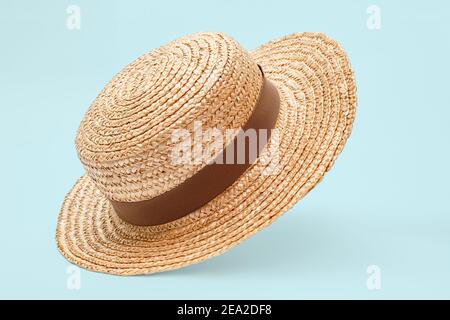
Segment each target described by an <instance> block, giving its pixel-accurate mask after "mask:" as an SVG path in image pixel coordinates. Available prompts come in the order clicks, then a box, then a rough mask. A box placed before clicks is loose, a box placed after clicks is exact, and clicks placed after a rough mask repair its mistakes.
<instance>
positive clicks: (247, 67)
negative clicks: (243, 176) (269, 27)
mask: <svg viewBox="0 0 450 320" xmlns="http://www.w3.org/2000/svg"><path fill="white" fill-rule="evenodd" d="M261 84H262V75H261V73H260V70H259V68H258V66H257V64H256V63H255V62H254V61H253V60H252V59H251V57H250V55H249V54H248V53H247V52H246V51H245V50H244V49H242V48H241V47H240V45H239V44H238V43H237V42H236V41H235V40H233V39H232V38H230V37H228V36H226V35H224V34H220V33H197V34H193V35H189V36H186V37H183V38H180V39H177V40H175V41H172V42H170V43H168V44H166V45H164V46H162V47H160V48H158V49H155V50H153V51H151V52H148V53H146V54H144V55H143V56H141V57H139V58H138V59H136V60H135V61H134V62H132V63H131V64H129V65H128V66H126V67H125V68H124V69H123V70H122V71H121V72H119V73H118V74H117V75H116V76H115V77H114V78H113V79H112V80H111V81H110V82H109V83H108V84H107V85H106V86H105V88H104V89H103V90H102V91H101V92H100V94H99V95H98V97H97V98H96V99H95V100H94V102H93V103H92V105H91V106H90V108H89V110H88V111H87V112H86V114H85V116H84V118H83V120H82V122H81V125H80V128H79V129H78V133H77V137H76V148H77V152H78V155H79V158H80V160H81V162H82V163H83V165H84V167H85V169H86V173H87V175H89V176H90V178H91V179H92V180H93V181H94V183H95V184H96V186H97V187H98V188H99V189H100V190H101V191H102V192H103V193H104V194H105V195H106V196H107V197H108V198H109V199H112V200H116V201H124V202H130V201H141V200H147V199H151V198H153V197H155V196H157V195H160V194H162V193H164V192H166V191H168V190H170V189H172V188H174V187H175V186H177V185H178V184H180V183H182V182H183V181H185V180H186V179H187V178H189V177H191V176H192V175H194V174H195V173H196V172H197V171H198V170H200V169H201V168H202V167H203V166H204V165H205V164H204V163H201V164H196V163H192V164H189V165H187V164H183V165H179V164H174V163H173V162H172V161H171V153H172V150H173V146H174V143H173V142H172V134H173V132H174V130H177V129H187V130H188V131H189V132H192V129H193V126H194V121H199V122H200V123H201V125H202V127H203V128H204V129H207V128H217V129H219V130H222V132H223V131H225V130H226V129H229V128H240V127H242V126H243V125H244V124H245V123H246V121H247V120H248V118H249V117H250V115H251V113H252V110H253V108H254V106H255V105H256V103H257V99H258V96H259V92H260V90H261ZM203 147H204V148H208V144H207V143H205V142H204V144H203Z"/></svg>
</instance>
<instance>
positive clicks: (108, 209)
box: [56, 33, 356, 275]
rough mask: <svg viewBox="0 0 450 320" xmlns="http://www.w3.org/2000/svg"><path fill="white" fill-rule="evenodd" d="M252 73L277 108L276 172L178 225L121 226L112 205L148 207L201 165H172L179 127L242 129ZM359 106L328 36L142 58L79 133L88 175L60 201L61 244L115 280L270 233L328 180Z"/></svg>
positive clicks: (167, 51)
mask: <svg viewBox="0 0 450 320" xmlns="http://www.w3.org/2000/svg"><path fill="white" fill-rule="evenodd" d="M257 64H259V65H260V66H261V67H262V69H263V70H264V74H265V76H266V77H267V78H268V79H269V80H270V81H271V82H272V83H274V84H275V85H276V87H277V89H278V92H279V95H280V99H281V101H280V113H279V115H278V119H277V123H276V128H277V129H278V130H279V144H278V150H279V151H278V152H279V160H278V170H277V174H272V175H262V174H261V172H262V171H263V169H264V168H263V166H264V165H263V164H262V162H261V161H259V160H257V161H256V163H255V164H253V165H252V166H251V167H250V168H249V169H248V170H247V171H246V172H245V173H244V174H243V175H242V176H241V177H240V178H239V179H238V180H237V181H236V182H235V183H234V184H233V185H232V186H231V187H229V188H228V189H227V190H226V191H224V192H223V193H222V194H220V195H219V196H217V197H216V198H215V199H213V200H212V201H210V202H209V203H208V204H206V205H205V206H203V207H202V208H200V209H198V210H196V211H194V212H192V213H190V214H189V215H187V216H185V217H183V218H180V219H178V220H176V221H173V222H169V223H166V224H162V225H157V226H135V225H131V224H129V223H126V222H124V221H122V220H121V219H120V218H119V217H118V216H117V215H116V214H115V212H114V210H113V209H112V206H111V205H110V202H109V199H112V200H116V201H122V202H132V201H141V200H146V199H151V198H153V197H155V196H157V195H160V194H162V193H164V192H166V191H168V190H170V189H172V188H174V187H175V186H177V185H178V184H180V183H182V182H183V181H185V180H186V179H187V178H189V177H191V176H192V175H194V174H195V173H196V172H197V171H198V170H200V169H201V167H202V166H203V164H202V165H199V164H197V165H189V166H187V165H183V166H180V165H172V164H171V161H170V152H171V148H172V147H173V146H172V144H171V139H170V137H171V133H172V131H173V129H178V128H192V125H193V122H194V121H201V122H202V125H203V126H204V127H211V128H212V127H215V128H218V129H221V130H225V129H227V128H239V127H242V126H243V124H245V123H246V121H247V120H248V118H249V117H250V115H251V113H252V110H253V107H254V106H255V104H256V102H257V99H258V96H259V91H260V89H261V84H262V80H263V79H262V76H261V73H260V71H259V68H258V66H257ZM355 107H356V87H355V82H354V78H353V73H352V71H351V68H350V64H349V61H348V60H347V57H346V55H345V53H344V51H343V49H342V48H341V47H340V46H339V44H337V43H336V42H335V41H333V40H331V39H330V38H328V37H326V36H325V35H323V34H319V33H301V34H293V35H290V36H286V37H284V38H281V39H278V40H276V41H272V42H270V43H267V44H265V45H263V46H261V47H259V48H258V49H256V50H255V51H253V52H250V53H248V52H247V51H245V50H244V49H243V48H241V47H240V46H239V44H238V43H236V41H234V40H233V39H232V38H230V37H228V36H226V35H224V34H220V33H198V34H194V35H190V36H186V37H183V38H180V39H178V40H175V41H173V42H171V43H169V44H167V45H165V46H163V47H160V48H158V49H156V50H153V51H151V52H149V53H147V54H144V55H143V56H141V57H140V58H138V59H137V60H135V61H134V62H132V63H131V64H130V65H128V66H127V67H125V68H124V69H123V70H122V71H121V72H120V73H119V74H117V75H116V76H115V77H114V78H113V79H112V80H111V81H110V82H109V83H108V84H107V85H106V87H105V88H104V89H103V91H102V92H101V93H100V94H99V96H98V97H97V98H96V100H95V101H94V102H93V104H92V105H91V107H90V108H89V110H88V111H87V113H86V115H85V117H84V119H83V121H82V123H81V125H80V128H79V130H78V134H77V138H76V147H77V151H78V155H79V158H80V160H81V161H82V163H83V165H84V167H85V169H86V175H84V176H83V177H81V178H80V179H79V180H78V181H77V183H76V184H75V185H74V187H73V188H72V190H71V191H70V192H69V193H68V194H67V196H66V198H65V200H64V203H63V205H62V208H61V212H60V215H59V219H58V225H57V231H56V241H57V246H58V248H59V250H60V251H61V253H62V254H63V255H64V256H65V257H66V258H67V259H68V260H69V261H71V262H73V263H75V264H77V265H79V266H81V267H84V268H86V269H90V270H94V271H99V272H106V273H112V274H119V275H133V274H144V273H154V272H161V271H164V270H170V269H175V268H180V267H183V266H186V265H190V264H193V263H196V262H199V261H202V260H204V259H207V258H209V257H212V256H215V255H218V254H220V253H222V252H224V251H225V250H227V249H229V248H231V247H232V246H234V245H236V244H237V243H239V242H241V241H242V240H244V239H246V238H248V237H249V236H251V235H253V234H254V233H256V232H257V231H259V230H260V229H262V228H263V227H265V226H267V225H269V224H270V223H271V222H272V221H273V220H274V219H275V218H277V217H278V216H280V215H281V214H283V213H284V212H286V211H287V210H288V209H289V208H290V207H291V206H293V205H294V204H295V203H296V202H297V201H298V200H299V199H301V198H302V197H303V196H304V195H306V194H307V193H308V191H309V190H311V189H312V188H313V187H314V186H315V185H316V184H317V183H318V182H319V181H320V180H321V179H322V177H323V176H324V174H325V172H327V171H328V170H329V169H330V167H331V166H332V164H333V163H334V161H335V159H336V157H337V155H338V154H339V153H340V152H341V150H342V148H343V146H344V143H345V141H346V140H347V138H348V136H349V134H350V131H351V127H352V123H353V119H354V116H355ZM271 143H272V141H269V146H270V144H271ZM269 146H268V147H269ZM205 187H206V186H205Z"/></svg>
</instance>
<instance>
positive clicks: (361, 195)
mask: <svg viewBox="0 0 450 320" xmlns="http://www.w3.org/2000/svg"><path fill="white" fill-rule="evenodd" d="M70 4H77V5H79V6H80V8H81V30H79V31H70V30H68V29H67V28H66V17H67V14H66V8H67V6H68V5H70ZM371 4H376V5H378V6H379V7H380V8H381V19H382V21H381V29H380V30H368V28H367V27H366V19H367V13H366V9H367V7H368V6H369V5H371ZM196 31H223V32H225V33H228V34H229V35H231V36H233V37H234V38H235V39H237V40H238V41H239V42H241V43H242V44H243V46H245V47H246V48H248V49H252V48H255V47H257V46H258V45H259V44H262V43H264V42H266V41H268V40H270V39H274V38H277V37H280V36H282V35H285V34H289V33H292V32H301V31H321V32H325V33H327V34H328V35H330V36H332V37H333V38H335V39H337V40H338V41H339V42H340V43H341V44H342V45H343V46H344V48H345V49H346V51H347V53H348V55H349V56H350V59H351V62H352V65H353V68H354V71H355V74H356V78H357V84H358V111H357V118H356V122H355V125H354V130H353V133H352V136H351V137H350V140H349V141H348V144H347V145H346V148H345V149H344V152H343V153H342V154H341V156H340V157H339V159H338V161H337V162H336V164H335V166H334V168H333V170H332V171H331V172H330V173H329V174H328V175H327V176H326V178H325V179H324V180H323V182H321V183H320V185H318V186H317V187H316V188H315V189H314V190H313V191H312V192H311V193H310V194H309V195H308V196H307V197H306V198H305V199H304V200H303V201H301V203H299V204H298V205H297V206H295V207H294V209H292V210H291V211H289V212H288V213H287V214H286V215H284V216H283V217H281V218H280V219H279V220H277V221H276V222H275V223H274V224H273V225H272V226H271V227H269V228H267V229H265V230H263V231H262V232H260V233H258V234H257V235H256V236H254V237H253V238H251V239H250V240H248V241H246V242H244V243H242V244H241V245H239V246H237V247H236V248H234V249H233V250H231V251H229V252H227V253H226V254H224V255H222V256H220V257H217V258H213V259H211V260H208V261H206V262H204V263H201V264H198V265H194V266H191V267H187V268H184V269H181V270H176V271H172V272H167V273H163V274H156V275H152V276H138V277H128V278H125V277H116V276H108V275H104V274H98V273H93V272H88V271H85V270H82V271H81V289H80V290H68V289H67V288H66V279H67V275H66V269H67V267H68V265H69V263H68V262H67V261H66V260H65V259H64V258H63V257H62V256H61V255H60V254H59V253H58V251H57V249H56V246H55V243H54V232H55V225H56V218H57V215H58V212H59V208H60V205H61V202H62V200H63V197H64V195H65V193H66V192H67V191H68V190H69V189H70V188H71V186H72V184H73V183H74V182H75V181H76V179H77V178H78V177H79V176H80V175H82V173H83V171H82V167H81V165H80V163H79V161H78V159H77V157H76V153H75V148H74V137H75V131H76V129H77V127H78V124H79V122H80V120H81V118H82V116H83V114H84V112H85V110H86V109H87V108H88V106H89V104H90V103H91V102H92V100H93V99H94V98H95V97H96V95H97V93H98V92H99V91H100V90H101V88H102V87H103V86H104V85H105V84H106V82H107V81H108V80H109V79H110V78H111V77H112V76H113V75H114V74H115V73H116V72H118V71H119V70H120V69H121V68H122V67H123V66H125V65H126V64H128V63H129V62H130V61H132V60H133V59H135V58H136V57H138V56H139V55H141V54H143V53H144V52H146V51H148V50H151V49H152V48H155V47H158V46H159V45H162V44H164V43H165V42H167V41H169V40H172V39H174V38H177V37H179V36H182V35H184V34H187V33H191V32H196ZM449 57H450V5H449V2H448V1H420V2H419V1H380V0H371V1H354V0H348V1H331V0H330V1H318V0H314V1H311V0H308V1H298V0H292V1H282V0H277V1H272V2H270V3H264V1H261V0H259V1H243V0H233V1H230V0H227V1H222V2H218V1H207V0H204V1H158V2H156V1H145V2H144V1H116V2H114V1H92V0H90V1H87V0H85V1H84V0H83V1H82V0H73V1H70V2H69V1H31V0H30V1H16V0H14V1H5V0H2V1H1V4H0V58H1V59H0V108H1V109H0V110H1V126H0V137H1V138H0V139H1V157H0V167H1V170H2V171H1V184H0V195H1V201H2V205H1V207H2V209H1V222H0V246H1V247H0V248H1V250H0V297H1V298H63V299H66V298H69V299H71V298H151V299H153V298H158V299H168V298H181V299H182V298H274V299H278V298H280V299H281V298H284V299H293V298H361V299H379V298H450V201H449V196H450V192H449V191H450V190H449V185H448V182H449V180H450V169H449V163H450V151H449V138H450V125H449V117H450V103H449V91H450V90H449V82H450V81H449V74H450V62H449ZM372 264H375V265H378V266H379V267H380V268H381V284H382V288H381V290H375V291H371V290H368V289H367V288H366V279H367V274H366V268H367V266H369V265H372Z"/></svg>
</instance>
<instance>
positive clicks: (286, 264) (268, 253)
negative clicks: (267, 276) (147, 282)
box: [146, 216, 329, 277]
mask: <svg viewBox="0 0 450 320" xmlns="http://www.w3.org/2000/svg"><path fill="white" fill-rule="evenodd" d="M284 218H287V219H284ZM300 220H301V219H297V217H292V216H291V217H280V218H279V219H277V221H276V222H275V223H273V224H272V225H270V226H269V227H268V228H265V229H263V230H261V231H260V232H258V233H257V234H255V235H253V236H252V237H250V238H249V239H247V240H245V241H243V242H241V243H240V244H238V245H237V246H235V247H233V248H231V249H230V250H228V251H226V252H225V253H223V254H221V255H219V256H215V257H212V258H209V259H207V260H204V261H201V262H199V263H196V264H193V265H190V266H187V267H183V268H180V269H175V270H170V271H166V272H162V273H157V274H153V275H151V274H150V275H146V276H157V277H173V276H176V277H178V276H180V277H185V276H193V275H195V276H217V275H223V276H226V275H235V274H241V275H242V274H246V273H248V274H249V275H250V274H253V275H254V274H255V273H267V272H270V273H273V272H279V273H283V274H286V273H290V272H299V271H301V270H302V269H303V270H304V271H305V272H309V271H311V270H317V265H316V262H317V252H318V251H321V249H320V248H318V246H321V245H325V244H324V243H323V242H321V241H316V240H317V238H318V233H317V229H315V228H311V226H307V225H306V224H302V221H300ZM322 231H323V226H322ZM328 245H329V243H328Z"/></svg>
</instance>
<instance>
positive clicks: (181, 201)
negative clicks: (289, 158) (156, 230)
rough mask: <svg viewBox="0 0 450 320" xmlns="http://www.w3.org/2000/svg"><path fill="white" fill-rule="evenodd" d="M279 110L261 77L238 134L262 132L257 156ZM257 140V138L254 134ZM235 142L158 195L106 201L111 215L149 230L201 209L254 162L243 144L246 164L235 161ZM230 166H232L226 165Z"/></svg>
mask: <svg viewBox="0 0 450 320" xmlns="http://www.w3.org/2000/svg"><path fill="white" fill-rule="evenodd" d="M279 108H280V99H279V95H278V91H277V89H276V87H275V86H274V85H273V84H272V83H271V82H270V81H269V80H268V79H266V78H265V77H264V78H263V86H262V90H261V92H260V96H259V99H258V102H257V104H256V106H255V108H254V110H253V113H252V114H251V116H250V118H249V119H248V121H247V123H246V124H245V125H244V126H243V127H242V131H241V132H240V134H242V133H243V132H244V133H245V132H247V130H249V129H253V130H255V131H256V132H257V133H258V132H260V130H261V129H266V132H267V138H266V139H264V141H261V139H259V138H258V143H257V144H258V147H257V150H258V154H260V153H261V151H262V149H263V148H264V146H265V145H266V143H267V141H268V139H269V138H270V134H271V131H272V130H271V129H273V128H274V127H275V123H276V120H277V117H278V112H279ZM238 135H239V134H238ZM257 137H260V135H259V134H257ZM244 138H245V136H244ZM237 140H238V137H235V139H234V141H233V142H232V143H230V144H229V145H228V146H227V147H226V148H225V149H224V150H223V151H222V152H221V153H220V154H219V155H218V156H217V157H219V158H220V159H224V160H223V161H213V162H212V163H209V164H207V165H206V166H205V167H203V168H202V169H200V170H199V171H198V172H197V173H196V174H194V175H193V176H192V177H190V178H188V179H187V180H186V181H184V182H182V183H181V184H179V185H178V186H176V187H175V188H173V189H171V190H169V191H167V192H165V193H163V194H161V195H158V196H156V197H154V198H152V199H149V200H144V201H138V202H118V201H113V200H110V202H111V204H112V206H113V208H114V210H115V212H116V213H117V215H118V216H119V217H120V218H121V219H122V220H124V221H126V222H129V223H131V224H134V225H141V226H152V225H159V224H163V223H167V222H171V221H174V220H177V219H179V218H182V217H184V216H186V215H187V214H189V213H191V212H193V211H195V210H197V209H199V208H201V207H202V206H204V205H205V204H207V203H208V202H210V201H211V200H212V199H214V198H215V197H217V196H218V195H219V194H221V193H222V192H224V191H225V190H226V189H227V188H228V187H229V186H231V185H232V184H233V183H234V182H235V181H236V180H237V179H238V178H239V177H240V176H241V175H242V174H243V173H244V171H245V170H247V169H248V168H249V167H250V166H251V165H252V163H253V162H254V161H253V160H254V159H251V158H252V154H251V151H250V148H249V144H250V143H245V151H244V152H245V160H246V161H244V163H242V161H238V154H239V152H237V147H238V144H239V143H237ZM227 155H228V156H227ZM230 155H231V156H234V161H225V159H229V158H231V156H230ZM253 158H254V157H253ZM216 159H217V158H216ZM241 159H242V158H241ZM230 162H232V163H231V164H230Z"/></svg>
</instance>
